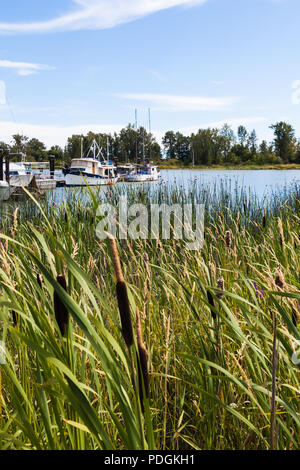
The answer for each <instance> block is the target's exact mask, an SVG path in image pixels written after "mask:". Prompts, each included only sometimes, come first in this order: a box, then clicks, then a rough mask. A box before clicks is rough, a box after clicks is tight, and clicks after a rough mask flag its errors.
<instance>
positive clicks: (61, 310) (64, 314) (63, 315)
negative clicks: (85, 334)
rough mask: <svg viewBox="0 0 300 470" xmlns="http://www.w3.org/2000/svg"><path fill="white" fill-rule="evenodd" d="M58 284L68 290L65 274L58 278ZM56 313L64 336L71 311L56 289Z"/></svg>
mask: <svg viewBox="0 0 300 470" xmlns="http://www.w3.org/2000/svg"><path fill="white" fill-rule="evenodd" d="M56 280H57V282H58V284H59V285H60V286H61V287H62V288H63V289H64V290H65V291H67V281H66V278H65V276H64V275H63V274H59V275H58V276H57V278H56ZM53 301H54V313H55V318H56V321H57V324H58V327H59V329H60V332H61V335H62V336H64V335H65V334H66V331H67V328H68V322H69V312H68V309H67V308H66V306H65V304H64V303H63V302H62V300H61V299H60V297H59V295H58V294H57V292H56V291H54V299H53Z"/></svg>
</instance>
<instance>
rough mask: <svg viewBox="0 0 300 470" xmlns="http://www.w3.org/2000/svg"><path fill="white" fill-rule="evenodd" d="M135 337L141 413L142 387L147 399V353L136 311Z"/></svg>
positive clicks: (142, 406)
mask: <svg viewBox="0 0 300 470" xmlns="http://www.w3.org/2000/svg"><path fill="white" fill-rule="evenodd" d="M136 335H137V345H138V361H139V368H138V378H139V394H140V403H141V408H142V411H143V412H144V400H143V386H144V390H145V396H146V398H148V397H149V372H148V352H147V349H146V347H145V345H144V343H143V336H142V328H141V318H140V312H139V310H138V309H136Z"/></svg>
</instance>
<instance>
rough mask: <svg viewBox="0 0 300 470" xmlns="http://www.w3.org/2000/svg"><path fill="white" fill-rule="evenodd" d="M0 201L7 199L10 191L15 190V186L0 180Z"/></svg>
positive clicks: (10, 193)
mask: <svg viewBox="0 0 300 470" xmlns="http://www.w3.org/2000/svg"><path fill="white" fill-rule="evenodd" d="M0 183H1V184H0V202H2V201H8V199H9V198H10V196H11V195H12V193H13V192H14V191H15V189H16V188H12V187H11V186H9V185H8V184H5V183H4V182H0Z"/></svg>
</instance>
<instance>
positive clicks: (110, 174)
mask: <svg viewBox="0 0 300 470" xmlns="http://www.w3.org/2000/svg"><path fill="white" fill-rule="evenodd" d="M91 153H92V157H90V154H91ZM81 155H82V152H81ZM100 158H101V160H100ZM65 176H66V186H85V185H86V184H88V185H89V186H104V185H112V184H114V183H116V182H117V181H118V179H119V177H118V174H117V167H116V166H115V165H114V163H113V162H112V161H110V160H104V158H103V155H102V152H101V149H100V147H99V145H98V144H97V142H96V141H95V140H94V141H93V143H92V146H91V148H90V149H89V151H88V153H87V156H86V157H85V158H82V157H81V158H74V159H73V160H72V161H71V166H70V168H69V169H68V170H67V171H66V172H65Z"/></svg>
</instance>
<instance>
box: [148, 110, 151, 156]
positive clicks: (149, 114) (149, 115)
mask: <svg viewBox="0 0 300 470" xmlns="http://www.w3.org/2000/svg"><path fill="white" fill-rule="evenodd" d="M148 117H149V134H150V135H149V147H150V149H149V160H150V162H151V158H152V145H151V112H150V108H149V109H148Z"/></svg>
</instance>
